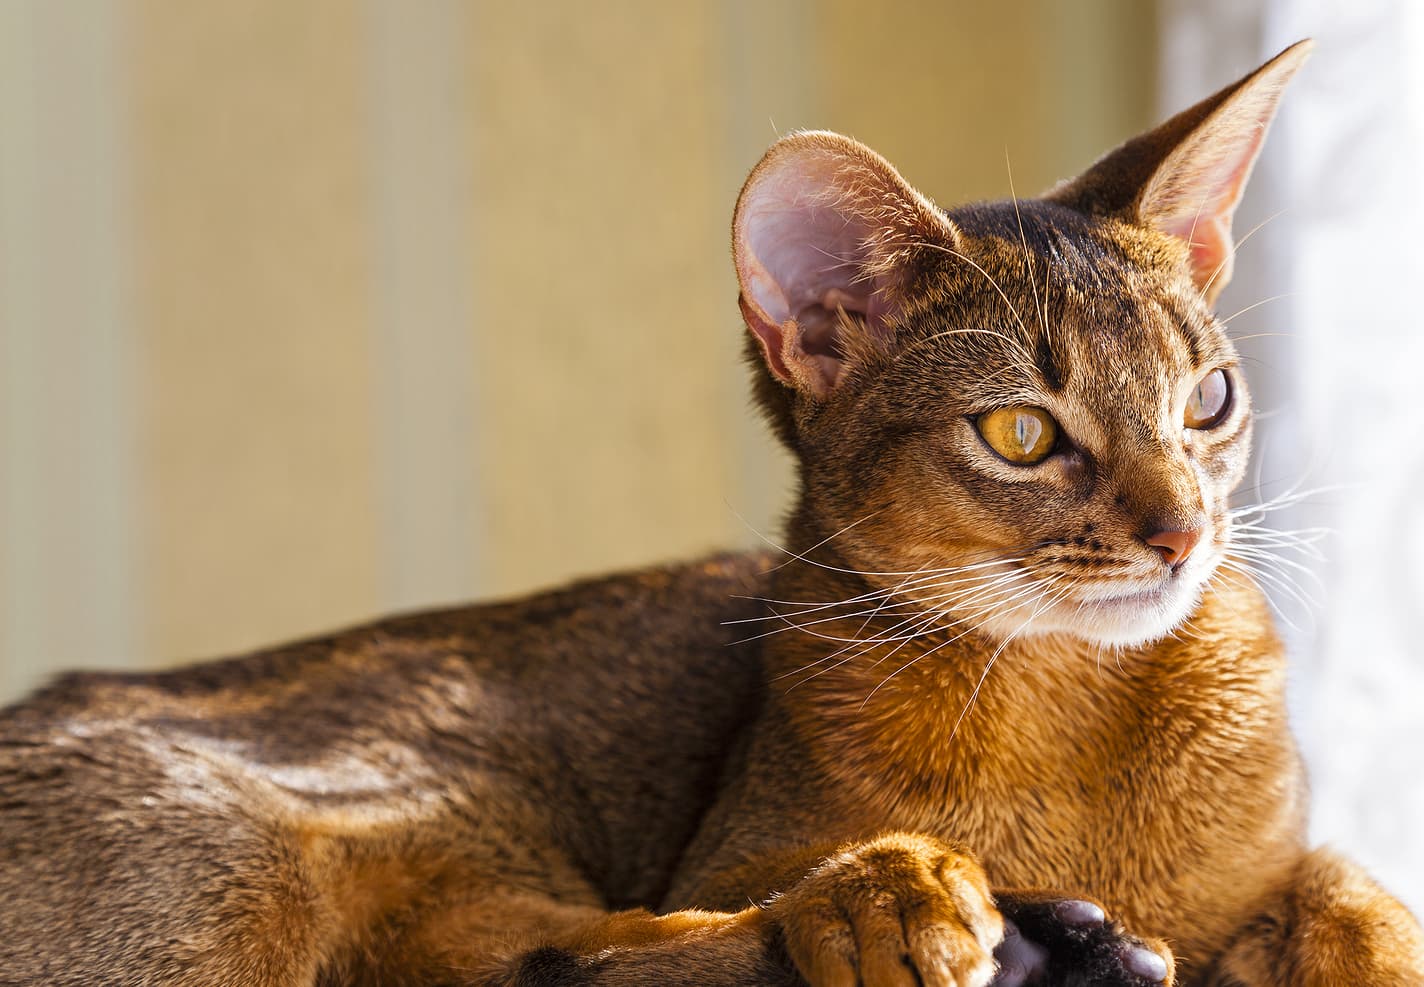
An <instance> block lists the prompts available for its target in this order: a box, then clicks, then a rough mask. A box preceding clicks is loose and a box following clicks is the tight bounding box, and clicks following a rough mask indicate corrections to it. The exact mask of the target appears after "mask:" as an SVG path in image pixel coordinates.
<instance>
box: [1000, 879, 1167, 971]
mask: <svg viewBox="0 0 1424 987" xmlns="http://www.w3.org/2000/svg"><path fill="white" fill-rule="evenodd" d="M996 900H997V904H998V907H999V910H1000V912H1001V913H1002V914H1003V916H1004V924H1005V935H1004V940H1003V942H1001V943H1000V944H999V948H998V950H997V951H996V952H995V959H996V960H997V961H998V964H999V973H998V976H996V977H995V978H994V981H993V987H1026V985H1035V987H1037V985H1042V987H1089V985H1093V987H1169V985H1170V984H1172V983H1173V962H1172V954H1171V952H1170V951H1169V950H1168V949H1167V948H1166V947H1165V946H1163V945H1162V944H1160V943H1148V942H1146V941H1144V940H1142V939H1139V938H1137V937H1136V936H1133V935H1130V934H1129V933H1128V932H1126V931H1125V930H1124V929H1123V928H1122V926H1120V925H1119V924H1117V923H1116V922H1113V921H1110V920H1109V919H1108V916H1107V913H1106V912H1104V911H1103V909H1102V907H1101V906H1100V905H1098V904H1097V903H1096V902H1092V901H1087V900H1084V899H1081V898H1069V897H1064V896H1059V895H1053V894H1047V893H1041V892H1000V893H998V894H997V895H996Z"/></svg>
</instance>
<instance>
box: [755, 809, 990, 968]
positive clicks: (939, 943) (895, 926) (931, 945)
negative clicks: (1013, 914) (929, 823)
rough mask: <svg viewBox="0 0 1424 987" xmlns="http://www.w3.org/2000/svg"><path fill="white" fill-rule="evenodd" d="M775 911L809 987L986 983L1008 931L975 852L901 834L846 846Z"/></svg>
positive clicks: (779, 901)
mask: <svg viewBox="0 0 1424 987" xmlns="http://www.w3.org/2000/svg"><path fill="white" fill-rule="evenodd" d="M770 907H771V912H772V916H773V917H774V918H775V919H776V921H777V922H778V923H779V924H780V926H781V931H782V935H783V937H784V939H785V944H786V949H787V952H788V953H790V955H791V959H792V960H793V961H794V962H795V964H796V966H797V968H798V969H799V970H800V971H801V974H802V976H804V977H805V978H806V979H807V980H808V981H810V983H811V985H812V987H857V985H861V987H915V985H917V984H919V985H923V987H986V985H988V984H990V983H991V982H992V981H993V979H994V970H995V963H994V948H995V947H996V946H997V945H998V944H999V942H1000V940H1002V939H1003V935H1004V923H1003V919H1002V918H1001V917H1000V915H999V912H998V910H997V909H996V908H995V907H994V904H993V900H992V899H991V898H990V895H989V884H988V881H987V879H986V878H985V876H984V871H983V869H982V868H980V866H979V864H978V863H977V862H976V861H975V860H974V858H973V857H972V856H970V855H969V854H968V853H966V852H964V851H963V850H960V849H957V848H955V847H952V846H949V845H947V844H945V843H941V842H940V841H938V840H935V839H931V838H929V837H925V836H915V835H909V834H903V833H894V834H890V835H887V836H881V837H877V838H876V839H873V840H870V841H868V842H865V843H858V844H855V845H852V846H849V847H847V848H845V849H843V850H841V851H840V852H838V853H836V854H835V855H833V856H831V857H829V858H828V859H827V860H825V861H824V862H823V863H821V864H820V865H819V866H818V867H817V868H816V869H815V870H813V871H811V872H810V873H809V874H807V875H806V876H805V877H803V878H802V879H801V880H800V881H798V882H797V883H796V884H794V885H793V886H792V887H791V888H789V889H788V890H787V891H786V892H785V893H784V894H782V895H781V896H780V897H778V898H777V899H775V900H774V901H773V902H772V903H771V906H770Z"/></svg>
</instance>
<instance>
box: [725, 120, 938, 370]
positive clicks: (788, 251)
mask: <svg viewBox="0 0 1424 987" xmlns="http://www.w3.org/2000/svg"><path fill="white" fill-rule="evenodd" d="M953 237H954V232H953V228H952V227H951V225H950V223H949V221H948V220H947V219H945V218H944V216H943V215H942V214H941V213H940V212H939V210H938V209H936V208H935V207H934V206H933V205H932V204H931V203H930V202H929V200H927V199H926V198H925V197H924V196H922V195H921V194H920V193H919V192H916V191H915V190H914V189H913V188H911V187H910V186H909V184H907V183H906V182H905V180H904V179H903V178H901V177H900V175H899V173H898V172H897V171H895V169H894V168H893V167H892V166H891V165H890V164H889V162H887V161H886V160H885V159H884V158H882V157H880V156H879V155H878V154H876V153H875V152H874V151H871V150H870V149H869V148H867V147H865V146H864V145H862V144H859V143H857V142H856V141H853V140H851V139H849V138H847V137H842V136H840V135H839V134H833V133H829V132H826V131H808V132H803V133H798V134H793V135H791V136H789V137H785V138H783V139H782V140H780V141H778V142H777V143H776V144H774V145H773V146H772V148H771V150H769V151H768V152H767V153H766V155H765V156H764V157H763V158H762V160H761V162H760V163H759V164H758V165H757V166H756V168H754V169H753V170H752V173H751V176H750V177H749V178H748V179H747V182H746V185H745V186H743V188H742V194H741V196H740V198H739V199H738V200H737V210H736V216H735V218H734V219H733V225H732V251H733V256H734V259H735V261H736V265H737V278H738V281H739V283H740V286H741V298H740V304H741V309H742V316H743V318H744V319H745V320H746V323H747V327H748V328H749V329H750V330H751V331H752V333H753V334H754V336H755V337H756V339H757V341H758V343H759V344H760V345H761V349H762V353H763V356H764V357H765V360H766V364H767V367H768V368H769V369H770V370H771V372H772V373H773V374H774V375H775V376H776V377H777V378H778V379H779V380H781V381H782V382H783V383H785V384H788V385H790V386H793V387H796V388H797V389H799V390H803V391H806V392H808V393H811V394H813V395H816V396H824V395H825V394H828V393H829V392H830V391H831V389H832V388H833V387H834V386H835V385H836V382H837V381H838V379H839V378H840V375H841V372H842V370H843V368H844V366H845V364H846V363H847V361H848V359H849V358H850V357H851V356H852V355H853V354H854V353H855V352H856V351H857V350H859V349H862V348H864V347H867V346H869V347H877V346H885V345H889V344H890V343H891V342H893V335H894V329H893V320H894V318H895V316H896V315H897V314H898V312H899V311H900V309H901V306H902V304H903V301H904V298H905V293H906V292H907V291H908V290H909V289H910V287H911V284H910V282H911V280H912V278H913V263H912V258H913V256H914V255H915V254H916V252H917V248H918V247H919V246H921V245H923V244H925V243H926V242H937V243H944V242H947V241H952V240H953Z"/></svg>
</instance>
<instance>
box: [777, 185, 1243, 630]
mask: <svg viewBox="0 0 1424 987" xmlns="http://www.w3.org/2000/svg"><path fill="white" fill-rule="evenodd" d="M948 215H949V218H950V219H951V221H952V222H953V223H954V226H955V228H956V229H957V230H958V231H960V234H961V235H960V236H959V237H957V238H956V240H955V242H954V243H953V244H952V245H948V244H939V243H936V242H934V241H926V242H925V243H924V244H923V245H922V247H921V249H922V250H924V251H925V253H926V256H925V259H924V261H923V264H924V267H923V268H922V269H921V270H920V271H919V272H918V279H917V281H916V288H915V292H914V296H913V301H912V302H911V304H910V306H909V307H908V308H907V310H906V311H904V312H903V313H902V314H901V315H900V316H899V317H898V319H897V320H896V322H895V326H894V331H895V337H896V339H897V343H896V346H895V347H894V348H893V349H891V350H889V351H883V352H882V351H868V352H864V353H862V354H861V356H860V358H859V359H856V360H853V361H850V362H849V364H848V368H847V370H846V372H845V374H844V377H843V379H842V381H841V383H840V384H839V386H838V388H837V392H836V393H835V394H834V395H833V396H832V398H830V399H829V400H827V401H825V402H824V403H823V404H821V405H819V406H816V407H814V408H803V409H801V410H800V413H799V417H798V420H797V422H796V429H797V436H798V437H797V442H798V444H799V445H800V446H801V447H802V448H803V449H805V450H806V451H807V452H811V453H814V454H813V455H803V468H804V470H805V475H804V478H803V487H804V489H805V490H806V491H807V501H808V502H807V503H806V504H805V505H804V506H803V510H802V513H801V515H800V516H799V518H798V525H797V532H798V534H799V535H800V536H801V537H803V538H808V539H809V540H810V542H815V541H819V540H820V539H821V538H822V537H825V536H827V535H829V534H831V533H832V532H836V531H838V530H840V529H842V528H846V529H847V530H846V531H845V532H844V534H842V535H840V536H839V537H837V538H836V539H835V540H834V542H833V545H832V546H831V547H832V548H833V550H834V551H835V552H836V554H837V555H838V557H839V558H840V560H841V561H842V563H843V564H844V565H845V566H846V567H847V568H853V569H858V570H862V571H871V572H887V571H888V572H896V573H899V572H906V573H908V572H915V571H933V570H940V569H946V568H949V567H952V566H955V565H958V564H963V563H967V562H976V563H978V562H985V561H988V560H992V559H996V558H1003V559H1006V560H1012V561H1011V562H1009V563H1007V564H1006V565H1005V566H1004V567H1003V569H992V568H991V569H987V570H985V571H984V575H985V576H986V577H988V576H990V575H993V576H999V575H1002V574H1003V573H1004V572H1005V571H1008V570H1015V569H1016V570H1019V571H1021V572H1022V573H1024V574H1025V576H1026V578H1024V579H1021V580H1018V581H1016V582H1015V581H1010V582H1007V583H1005V584H1004V585H1005V586H1006V587H1008V586H1012V587H1014V588H1016V589H1020V590H1024V589H1030V588H1032V587H1035V586H1037V587H1042V588H1044V589H1045V590H1050V589H1051V590H1052V592H1051V593H1050V594H1049V596H1048V597H1046V599H1045V601H1044V605H1043V606H1042V607H1041V608H1036V609H1033V611H1032V612H1033V614H1034V616H1033V619H1032V621H1028V620H1026V619H1025V618H1026V617H1027V616H1028V614H1029V612H1030V609H1029V608H1027V607H1026V606H1025V607H1020V608H1019V609H1018V610H1016V611H1013V612H1011V613H1008V612H1006V613H1000V612H997V611H996V610H995V608H992V607H986V606H984V603H985V602H986V601H985V600H984V599H980V600H977V601H973V603H972V604H971V605H970V606H968V607H967V608H964V609H963V610H961V608H959V607H956V606H954V605H953V603H950V605H949V606H947V607H945V608H944V609H946V610H947V611H948V613H947V614H946V618H947V619H951V620H962V621H972V622H974V623H975V624H977V625H978V626H979V628H980V629H981V630H982V631H984V632H986V633H988V634H990V635H991V636H993V637H996V638H999V639H1001V640H1002V639H1003V638H1004V637H1006V636H1008V635H1010V634H1014V633H1020V634H1044V633H1052V632H1065V633H1070V634H1073V635H1074V636H1077V637H1080V638H1082V639H1084V640H1087V641H1091V642H1094V643H1101V644H1108V645H1114V646H1118V645H1122V646H1130V645H1137V644H1142V643H1145V642H1148V641H1151V640H1155V639H1157V638H1160V637H1162V636H1164V635H1165V634H1167V633H1169V632H1171V631H1172V630H1173V629H1175V628H1176V627H1178V626H1180V625H1181V623H1182V622H1183V621H1184V620H1186V619H1187V617H1188V616H1189V615H1190V614H1191V612H1192V611H1193V610H1194V609H1195V606H1196V603H1197V602H1198V600H1199V598H1200V593H1201V589H1202V587H1203V585H1204V584H1205V582H1206V580H1207V579H1208V578H1209V577H1210V576H1211V574H1212V573H1213V572H1214V571H1215V570H1216V568H1217V566H1218V564H1219V562H1220V560H1221V558H1222V555H1223V553H1224V551H1225V549H1226V546H1227V545H1228V544H1229V539H1230V522H1229V516H1228V513H1227V510H1228V497H1229V495H1230V493H1231V492H1232V490H1233V488H1234V487H1235V486H1236V485H1237V483H1238V482H1239V481H1240V479H1241V477H1242V475H1243V472H1244V470H1245V467H1246V462H1247V459H1248V456H1249V451H1250V399H1249V394H1248V392H1247V387H1246V383H1245V379H1244V377H1243V376H1242V375H1241V374H1240V372H1239V370H1238V369H1237V366H1236V365H1237V362H1238V358H1237V355H1236V351H1235V349H1234V348H1233V347H1232V345H1231V342H1230V340H1229V339H1228V338H1227V336H1226V333H1225V332H1224V330H1223V329H1222V327H1221V326H1220V325H1219V324H1218V322H1217V321H1216V320H1215V319H1214V318H1213V316H1212V315H1211V312H1210V310H1209V309H1208V308H1207V306H1206V305H1205V304H1204V303H1203V301H1202V300H1201V298H1200V295H1199V293H1198V292H1197V291H1196V290H1195V289H1194V287H1193V286H1192V283H1191V282H1190V281H1188V280H1186V279H1185V278H1184V277H1183V276H1182V267H1183V251H1182V249H1181V248H1180V246H1179V245H1178V244H1176V243H1174V242H1171V241H1170V240H1169V238H1167V237H1166V236H1163V235H1161V234H1156V233H1153V232H1151V231H1148V230H1143V229H1140V228H1135V227H1129V226H1127V225H1126V224H1122V223H1115V222H1103V221H1089V220H1088V219H1087V218H1085V217H1084V216H1082V215H1081V214H1080V213H1077V212H1074V211H1072V210H1070V209H1067V208H1065V207H1062V206H1058V205H1056V204H1053V203H1047V202H1039V201H1025V202H1020V203H1012V202H1002V203H995V204H990V205H983V206H976V207H969V208H963V209H956V210H951V211H950V212H949V214H948ZM941 248H942V249H941ZM950 251H953V252H952V253H951V252H950ZM1216 368H1228V372H1229V373H1231V374H1232V382H1233V390H1234V394H1233V399H1232V401H1233V404H1232V409H1231V411H1230V413H1229V415H1228V416H1227V418H1226V419H1225V420H1224V421H1223V422H1221V423H1220V424H1219V425H1218V426H1217V427H1216V428H1213V429H1209V430H1194V429H1188V428H1186V427H1185V425H1184V424H1183V410H1184V406H1185V403H1186V399H1187V396H1188V394H1189V393H1190V391H1191V389H1192V388H1193V387H1194V386H1195V384H1196V382H1197V381H1198V380H1199V379H1200V378H1201V377H1202V376H1203V375H1205V374H1206V373H1208V372H1210V371H1211V370H1213V369H1216ZM774 399H780V400H781V401H783V402H784V401H785V400H786V397H785V395H775V396H774ZM1013 405H1034V406H1039V407H1043V408H1045V409H1047V410H1048V411H1050V412H1051V413H1052V414H1053V416H1054V417H1055V418H1056V419H1057V420H1058V422H1059V423H1060V426H1061V428H1062V431H1063V435H1064V439H1065V443H1064V448H1063V451H1062V452H1060V453H1059V454H1056V455H1054V456H1051V457H1049V459H1048V460H1046V461H1045V462H1043V463H1041V464H1039V465H1036V466H1029V467H1024V466H1016V465H1013V464H1011V463H1008V462H1006V461H1005V460H1004V459H1003V458H1001V457H1000V456H998V455H996V454H995V453H994V452H993V451H992V450H991V449H990V448H988V446H987V445H986V444H985V443H984V441H983V440H982V439H981V438H980V437H979V435H978V433H977V431H976V430H975V428H974V424H973V423H974V419H975V418H976V417H978V416H979V415H980V414H982V413H983V412H985V411H988V410H992V409H994V408H999V407H1007V406H1013ZM777 410H778V411H780V412H781V413H783V414H785V413H791V412H789V411H788V409H785V408H779V409H777ZM857 522H858V523H857ZM1200 522H1205V524H1206V534H1205V536H1204V537H1203V539H1202V542H1201V544H1200V545H1199V546H1198V547H1197V549H1196V551H1195V552H1193V553H1192V555H1191V557H1190V558H1189V559H1188V560H1187V561H1186V562H1185V564H1184V565H1183V567H1182V568H1181V569H1180V570H1179V571H1177V572H1175V573H1174V572H1173V571H1172V570H1171V569H1170V567H1168V566H1166V565H1165V564H1164V563H1163V560H1162V557H1161V556H1160V555H1159V554H1158V552H1157V551H1155V550H1154V549H1152V548H1151V547H1150V546H1148V545H1147V544H1146V543H1145V542H1144V541H1143V537H1142V536H1143V533H1144V531H1145V530H1147V529H1148V528H1149V527H1150V526H1152V525H1157V526H1160V527H1176V526H1180V527H1191V526H1195V525H1197V524H1198V523H1200ZM793 547H795V546H793ZM802 547H805V546H802ZM878 578H880V579H881V580H882V584H883V585H890V582H887V580H893V579H898V578H900V577H878ZM1001 595H1003V596H1005V597H1007V595H1008V594H1007V593H1004V594H1001Z"/></svg>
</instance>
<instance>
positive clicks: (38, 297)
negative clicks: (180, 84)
mask: <svg viewBox="0 0 1424 987" xmlns="http://www.w3.org/2000/svg"><path fill="white" fill-rule="evenodd" d="M122 21H123V17H122V8H120V7H119V6H117V5H112V4H94V5H89V4H85V5H77V4H55V3H46V2H44V0H28V2H12V3H7V4H4V5H0V119H3V132H4V135H5V139H4V140H3V141H0V389H3V397H0V402H3V408H4V412H3V423H4V432H3V437H0V441H3V460H0V461H3V477H4V478H3V488H4V494H3V501H0V507H2V508H3V516H0V523H2V524H3V529H0V530H3V544H0V566H2V567H3V570H4V578H3V583H0V589H2V590H3V596H4V607H3V610H0V621H2V622H0V647H3V662H0V699H3V698H5V697H13V696H14V695H15V694H16V693H17V692H18V691H20V690H22V689H25V688H28V687H29V686H32V685H33V684H34V683H35V682H36V680H37V679H38V678H39V677H40V675H41V674H42V670H46V669H50V668H53V667H54V666H56V665H62V664H67V665H81V666H89V667H95V666H106V665H108V666H117V665H123V664H125V663H129V662H132V661H133V660H134V658H135V657H136V652H137V650H138V643H137V641H136V625H137V621H136V606H135V604H136V600H135V595H136V592H137V591H136V589H135V587H137V585H138V582H139V581H138V579H137V578H135V571H136V562H135V552H136V546H137V544H138V539H137V537H136V534H135V517H136V510H135V493H134V485H135V480H134V475H133V471H134V469H135V462H136V459H137V457H136V454H135V448H134V447H135V440H136V432H135V425H134V414H133V400H134V393H135V391H136V388H135V385H134V382H133V379H132V378H133V374H134V366H135V361H134V359H133V353H132V348H133V346H134V334H133V331H132V324H131V318H130V304H129V302H130V291H129V289H130V275H129V270H128V268H127V266H126V264H125V261H124V259H125V257H126V256H127V254H128V245H129V232H130V231H129V224H128V222H127V221H126V216H125V204H126V202H127V194H128V175H129V169H128V156H127V154H126V153H125V147H124V140H123V137H124V132H125V128H126V126H127V123H128V117H129V114H128V113H127V107H126V101H125V93H126V85H125V81H126V79H125V73H124V71H123V64H122V63H123V51H124V48H123V44H122V38H123V35H122V30H121V28H122V26H123V24H122Z"/></svg>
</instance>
